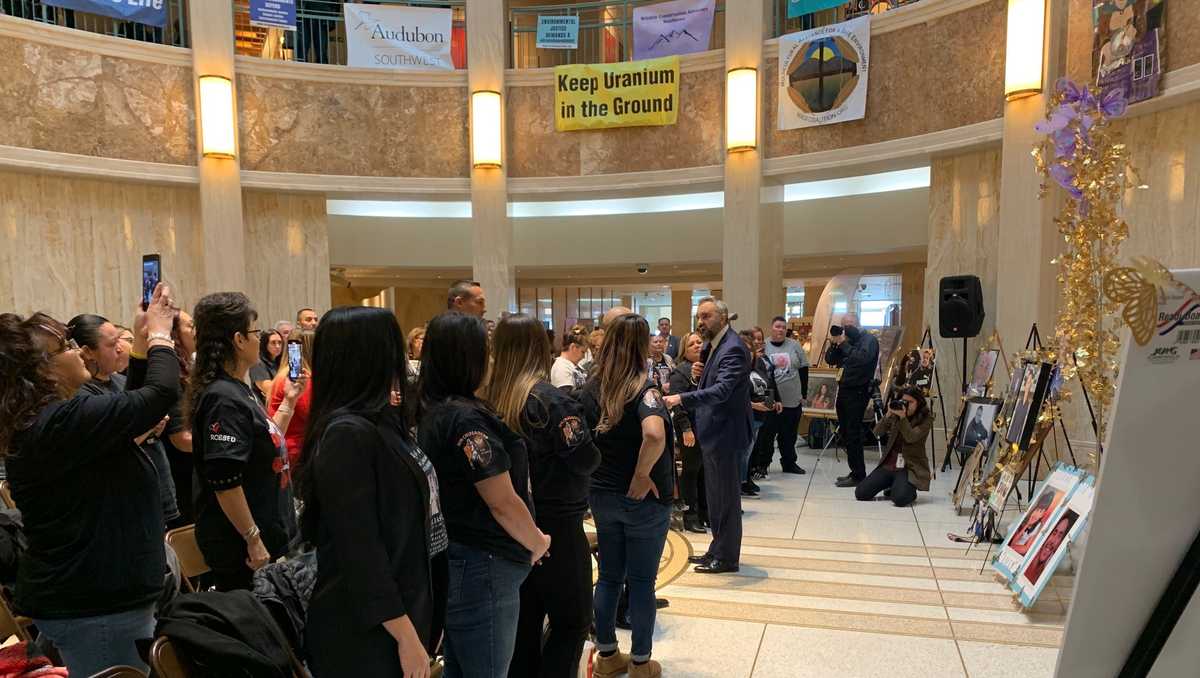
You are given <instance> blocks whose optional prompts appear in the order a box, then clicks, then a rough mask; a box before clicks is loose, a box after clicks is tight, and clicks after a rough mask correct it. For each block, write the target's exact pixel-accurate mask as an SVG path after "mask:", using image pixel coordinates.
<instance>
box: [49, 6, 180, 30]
mask: <svg viewBox="0 0 1200 678" xmlns="http://www.w3.org/2000/svg"><path fill="white" fill-rule="evenodd" d="M42 4H44V5H50V6H51V7H62V8H63V9H73V10H77V11H80V12H87V13H89V14H100V15H102V16H110V17H112V18H114V19H125V20H126V21H136V22H137V23H139V24H147V25H149V26H158V27H159V28H166V27H167V0H42Z"/></svg>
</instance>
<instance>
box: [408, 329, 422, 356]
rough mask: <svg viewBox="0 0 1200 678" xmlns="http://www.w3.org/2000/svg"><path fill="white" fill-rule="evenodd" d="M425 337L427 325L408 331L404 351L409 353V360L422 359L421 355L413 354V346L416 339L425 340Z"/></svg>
mask: <svg viewBox="0 0 1200 678" xmlns="http://www.w3.org/2000/svg"><path fill="white" fill-rule="evenodd" d="M424 338H425V327H424V326H421V327H414V328H412V330H411V331H410V332H409V333H408V339H407V340H406V341H405V342H404V351H405V352H406V353H408V358H409V360H420V359H421V356H419V355H413V352H412V346H413V342H414V341H416V340H417V339H422V340H423V339H424Z"/></svg>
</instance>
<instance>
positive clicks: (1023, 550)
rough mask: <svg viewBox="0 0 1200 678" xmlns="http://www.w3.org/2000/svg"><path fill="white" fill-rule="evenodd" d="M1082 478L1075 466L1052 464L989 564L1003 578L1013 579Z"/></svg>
mask: <svg viewBox="0 0 1200 678" xmlns="http://www.w3.org/2000/svg"><path fill="white" fill-rule="evenodd" d="M1082 479H1083V474H1081V473H1080V472H1079V470H1078V469H1075V468H1073V467H1070V466H1067V465H1066V464H1063V463H1061V462H1059V463H1058V464H1057V465H1056V466H1055V467H1054V470H1053V471H1051V473H1050V475H1049V476H1048V477H1047V478H1046V482H1045V483H1043V484H1042V487H1041V489H1040V490H1039V491H1038V493H1037V495H1035V496H1034V498H1033V499H1032V500H1031V501H1030V502H1029V507H1028V508H1027V509H1026V510H1025V515H1023V516H1021V519H1020V520H1019V521H1017V522H1016V523H1014V524H1013V526H1012V528H1011V529H1010V531H1009V533H1008V537H1007V539H1006V540H1005V543H1004V546H1002V547H1001V548H1000V553H999V555H998V556H997V558H996V560H995V561H994V562H993V563H992V567H994V568H996V571H997V572H999V573H1000V574H1001V575H1003V576H1004V578H1005V579H1008V580H1009V581H1012V579H1013V577H1015V576H1016V574H1017V571H1018V570H1019V569H1020V568H1021V564H1022V563H1023V562H1025V559H1026V557H1027V556H1028V555H1029V552H1030V551H1031V550H1032V549H1033V545H1034V543H1036V542H1037V541H1038V539H1039V538H1041V535H1042V533H1044V532H1045V531H1046V527H1047V525H1048V524H1049V523H1050V521H1051V519H1052V518H1053V516H1054V515H1055V514H1057V513H1058V508H1059V507H1060V506H1062V505H1063V503H1064V502H1065V501H1066V500H1067V498H1068V497H1070V496H1071V493H1072V492H1074V491H1075V487H1076V485H1078V484H1079V481H1080V480H1082Z"/></svg>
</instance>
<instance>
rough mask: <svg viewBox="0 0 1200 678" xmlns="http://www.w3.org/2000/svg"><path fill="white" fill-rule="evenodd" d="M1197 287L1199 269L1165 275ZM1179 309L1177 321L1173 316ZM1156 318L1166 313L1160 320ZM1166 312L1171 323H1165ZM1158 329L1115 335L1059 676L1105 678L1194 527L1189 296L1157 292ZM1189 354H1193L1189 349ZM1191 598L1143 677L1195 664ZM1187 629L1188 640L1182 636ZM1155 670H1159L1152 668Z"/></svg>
mask: <svg viewBox="0 0 1200 678" xmlns="http://www.w3.org/2000/svg"><path fill="white" fill-rule="evenodd" d="M1174 275H1175V278H1176V279H1177V280H1179V281H1180V282H1182V283H1184V284H1185V285H1189V286H1191V287H1192V289H1200V269H1192V270H1187V271H1175V272H1174ZM1181 312H1182V313H1183V314H1184V315H1185V317H1184V319H1183V320H1182V322H1179V321H1178V316H1179V315H1180V313H1181ZM1164 314H1165V315H1164ZM1172 316H1175V318H1172ZM1157 317H1158V319H1159V320H1160V324H1159V327H1158V328H1157V330H1156V331H1155V333H1154V338H1153V339H1152V340H1151V342H1150V343H1149V344H1147V345H1146V346H1138V345H1137V344H1136V343H1134V341H1133V340H1132V338H1131V337H1130V336H1129V332H1128V331H1127V330H1126V331H1125V332H1124V334H1125V337H1124V349H1123V353H1122V357H1121V363H1120V364H1121V372H1120V377H1119V379H1118V382H1117V395H1116V399H1115V401H1114V403H1113V409H1112V415H1111V416H1110V417H1109V424H1108V436H1107V438H1108V442H1107V444H1106V446H1105V451H1104V457H1103V458H1102V459H1101V462H1100V476H1099V478H1098V480H1097V483H1096V496H1095V505H1094V507H1093V509H1092V515H1091V528H1090V533H1089V535H1088V538H1087V544H1086V547H1085V550H1084V552H1083V558H1082V561H1081V562H1080V565H1079V570H1078V574H1077V575H1076V577H1075V592H1074V596H1073V599H1072V603H1071V609H1070V611H1069V612H1068V615H1067V626H1066V631H1065V637H1064V639H1063V648H1062V651H1061V652H1060V653H1059V657H1058V669H1057V673H1056V674H1055V675H1056V676H1057V677H1058V678H1095V676H1115V675H1117V673H1118V672H1119V671H1120V670H1121V667H1122V666H1123V665H1124V663H1125V660H1126V659H1127V658H1128V656H1129V653H1130V651H1131V650H1132V649H1133V645H1134V643H1135V642H1136V641H1137V638H1138V636H1139V635H1140V634H1141V632H1142V629H1143V627H1144V626H1145V624H1146V621H1147V620H1148V619H1149V618H1150V613H1151V612H1152V611H1153V610H1154V607H1155V605H1157V604H1158V599H1159V597H1160V596H1161V595H1162V593H1163V591H1164V589H1165V588H1166V586H1167V582H1168V581H1169V580H1170V579H1171V577H1172V576H1173V575H1174V574H1175V570H1176V568H1177V567H1178V566H1179V563H1180V561H1181V560H1182V559H1183V555H1184V553H1185V552H1186V551H1187V549H1188V547H1189V546H1190V545H1191V543H1192V540H1193V539H1194V538H1195V537H1196V533H1197V531H1198V530H1200V492H1197V490H1196V488H1197V484H1198V482H1200V452H1198V450H1200V443H1197V438H1196V413H1197V393H1198V391H1200V343H1179V342H1180V340H1186V339H1191V338H1197V339H1200V334H1194V333H1193V334H1190V335H1183V336H1181V332H1185V331H1186V332H1193V331H1194V330H1198V329H1200V300H1197V301H1196V303H1195V304H1186V303H1185V298H1184V295H1183V294H1182V293H1181V292H1174V291H1173V292H1170V293H1169V294H1168V295H1167V297H1166V298H1165V299H1163V298H1160V299H1159V307H1158V316H1157ZM1193 351H1195V353H1193ZM1196 608H1197V604H1196V601H1195V600H1193V601H1192V604H1191V606H1190V607H1189V609H1188V611H1187V612H1185V614H1184V618H1183V619H1181V620H1180V624H1179V626H1177V627H1176V628H1175V632H1174V633H1173V634H1172V636H1171V638H1170V639H1169V640H1168V642H1167V644H1166V646H1165V647H1164V648H1163V653H1162V654H1161V655H1160V656H1159V659H1158V663H1157V664H1156V665H1155V669H1154V670H1153V671H1152V672H1151V676H1152V677H1153V676H1161V677H1162V678H1167V676H1171V677H1172V678H1173V677H1175V676H1181V675H1195V674H1194V673H1190V674H1180V673H1168V669H1167V668H1166V667H1168V666H1172V667H1181V666H1186V667H1189V670H1190V671H1193V672H1194V671H1195V667H1197V666H1200V643H1197V642H1195V640H1196V637H1195V635H1194V630H1195V629H1196V627H1197V624H1196ZM1189 629H1191V630H1192V631H1193V635H1192V637H1191V638H1183V637H1180V634H1181V633H1187V632H1188V630H1189ZM1160 668H1161V669H1162V670H1160Z"/></svg>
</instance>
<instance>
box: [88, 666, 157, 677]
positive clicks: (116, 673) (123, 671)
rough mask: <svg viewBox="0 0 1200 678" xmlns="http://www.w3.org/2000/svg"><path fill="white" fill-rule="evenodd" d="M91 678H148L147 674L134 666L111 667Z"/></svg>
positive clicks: (94, 674)
mask: <svg viewBox="0 0 1200 678" xmlns="http://www.w3.org/2000/svg"><path fill="white" fill-rule="evenodd" d="M91 678H146V674H144V673H142V672H141V671H139V670H137V669H135V668H133V667H132V666H110V667H109V668H107V669H104V670H103V671H101V672H100V673H93V674H92V676H91Z"/></svg>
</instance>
